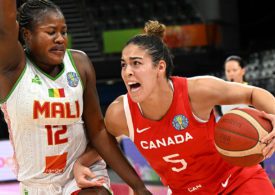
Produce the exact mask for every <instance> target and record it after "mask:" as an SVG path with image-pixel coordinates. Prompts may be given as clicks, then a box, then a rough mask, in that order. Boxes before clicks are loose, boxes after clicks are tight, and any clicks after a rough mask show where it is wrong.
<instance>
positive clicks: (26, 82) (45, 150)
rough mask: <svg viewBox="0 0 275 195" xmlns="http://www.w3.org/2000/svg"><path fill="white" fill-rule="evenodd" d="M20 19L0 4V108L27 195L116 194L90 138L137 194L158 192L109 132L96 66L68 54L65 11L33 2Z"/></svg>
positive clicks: (43, 0)
mask: <svg viewBox="0 0 275 195" xmlns="http://www.w3.org/2000/svg"><path fill="white" fill-rule="evenodd" d="M18 13H19V15H18V22H17V21H16V15H17V11H16V0H1V1H0V43H1V44H0V106H1V109H2V111H3V112H4V114H5V120H6V122H7V124H8V127H9V132H10V140H11V143H12V144H13V148H14V151H15V154H14V159H15V161H16V165H17V166H16V174H17V179H18V180H19V181H20V194H28V195H41V194H51V195H62V194H65V195H69V194H71V193H74V192H75V191H74V189H77V190H79V188H78V187H77V185H76V182H78V186H81V187H86V188H87V187H91V188H88V189H83V190H79V191H77V193H78V192H79V194H81V195H83V194H89V195H91V194H101V195H103V194H110V192H109V191H108V190H109V187H110V186H109V177H108V174H107V170H106V166H105V162H104V161H103V160H102V159H101V157H100V156H99V155H98V153H97V152H96V151H95V150H94V149H92V148H91V147H87V145H88V144H87V139H86V135H87V136H88V138H89V140H90V141H91V142H92V143H93V144H92V145H93V146H94V147H95V148H96V149H97V151H98V152H99V153H100V155H101V156H102V157H103V158H104V159H105V160H106V161H107V163H108V164H109V165H110V166H111V167H112V168H113V169H114V170H115V171H117V173H118V174H119V175H120V176H121V177H122V178H123V179H124V180H125V181H126V182H127V183H128V184H129V185H130V186H131V187H132V188H133V190H134V191H135V193H136V194H140V195H145V194H151V193H150V192H149V191H148V190H147V189H146V188H145V185H144V183H143V182H142V181H141V179H140V178H139V177H138V175H137V174H136V172H135V171H134V169H133V168H132V167H131V166H130V164H129V162H128V161H127V160H126V158H125V157H124V156H123V155H122V153H121V151H120V149H119V148H118V146H117V142H116V141H115V139H114V138H113V137H112V136H110V134H108V132H107V131H106V130H105V125H104V119H103V116H102V113H101V110H100V106H99V101H98V96H97V91H96V78H95V72H94V69H93V66H92V64H91V62H90V60H89V58H88V57H87V55H86V54H85V53H84V52H82V51H77V50H69V49H66V47H67V43H68V37H67V25H66V22H65V18H64V15H63V13H62V12H61V10H60V9H59V8H58V7H57V6H56V5H55V4H54V3H53V2H51V1H50V0H28V1H26V2H25V3H24V4H23V5H22V6H21V7H20V9H19V11H18ZM19 33H20V35H21V37H22V40H23V41H22V43H19V41H18V35H19ZM85 131H86V132H85ZM86 147H87V148H88V149H87V152H86V153H84V152H85V148H86ZM1 149H2V148H1ZM83 159H88V163H87V161H85V163H87V164H85V165H86V166H91V167H89V168H88V167H84V166H83V165H82V164H81V163H82V162H84V161H83ZM92 163H93V164H92ZM73 168H74V173H75V177H76V181H75V180H74V178H73ZM85 168H86V169H85ZM90 169H91V170H90ZM91 171H93V172H94V174H93V173H92V172H91ZM97 173H99V175H97ZM100 176H102V177H100ZM104 178H105V179H104ZM92 179H98V181H94V180H92ZM91 180H92V181H91ZM104 184H106V185H104ZM75 194H76V193H75Z"/></svg>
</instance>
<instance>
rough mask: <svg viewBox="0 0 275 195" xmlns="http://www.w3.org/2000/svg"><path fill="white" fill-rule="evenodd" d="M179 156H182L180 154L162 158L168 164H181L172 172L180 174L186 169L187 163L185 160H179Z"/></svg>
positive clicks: (173, 168)
mask: <svg viewBox="0 0 275 195" xmlns="http://www.w3.org/2000/svg"><path fill="white" fill-rule="evenodd" d="M179 156H180V155H179V154H171V155H168V156H164V157H162V158H163V160H164V161H166V162H169V163H174V164H179V165H178V166H177V167H172V171H175V172H180V171H183V170H184V169H186V167H187V162H186V161H185V160H184V159H181V158H177V157H179Z"/></svg>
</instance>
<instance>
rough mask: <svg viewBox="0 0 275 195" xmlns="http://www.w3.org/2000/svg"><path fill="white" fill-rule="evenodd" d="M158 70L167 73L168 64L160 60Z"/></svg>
mask: <svg viewBox="0 0 275 195" xmlns="http://www.w3.org/2000/svg"><path fill="white" fill-rule="evenodd" d="M158 70H159V72H161V73H164V74H165V71H166V62H165V61H164V60H160V61H159V63H158Z"/></svg>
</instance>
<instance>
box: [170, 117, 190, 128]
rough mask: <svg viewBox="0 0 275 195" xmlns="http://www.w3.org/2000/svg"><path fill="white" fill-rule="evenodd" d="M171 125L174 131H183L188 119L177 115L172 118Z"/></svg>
mask: <svg viewBox="0 0 275 195" xmlns="http://www.w3.org/2000/svg"><path fill="white" fill-rule="evenodd" d="M172 124H173V127H174V128H175V129H176V130H179V131H180V130H183V129H185V128H186V127H188V125H189V121H188V119H187V118H186V116H184V115H182V114H179V115H176V116H174V119H173V121H172Z"/></svg>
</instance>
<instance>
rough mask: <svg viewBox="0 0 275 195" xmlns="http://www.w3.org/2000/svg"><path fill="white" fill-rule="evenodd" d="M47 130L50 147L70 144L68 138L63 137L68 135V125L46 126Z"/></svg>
mask: <svg viewBox="0 0 275 195" xmlns="http://www.w3.org/2000/svg"><path fill="white" fill-rule="evenodd" d="M45 128H46V130H47V139H48V145H58V144H64V143H67V142H68V138H67V137H64V136H63V137H62V135H64V134H66V133H67V126H66V125H53V126H52V125H45Z"/></svg>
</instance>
